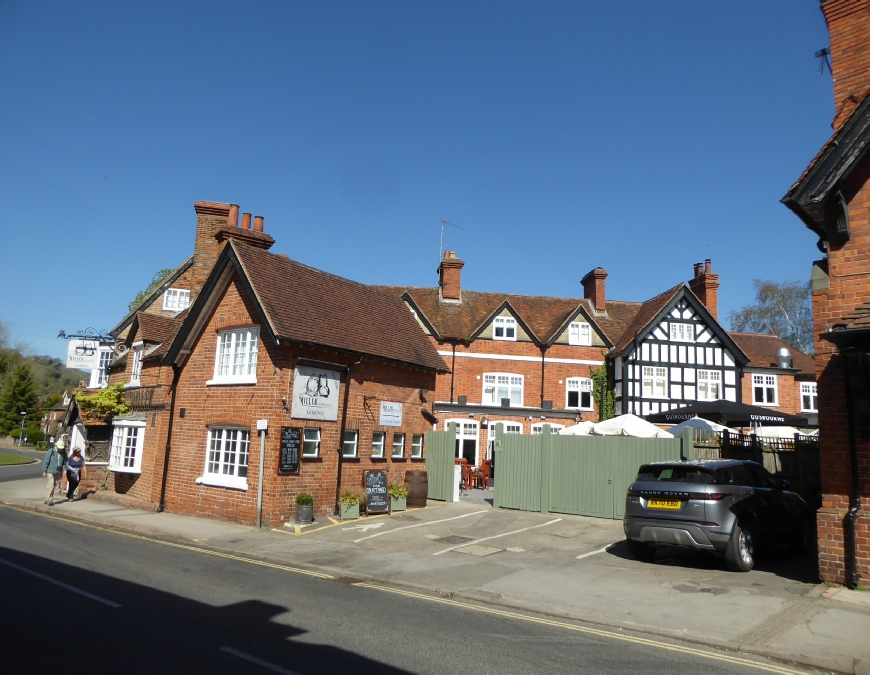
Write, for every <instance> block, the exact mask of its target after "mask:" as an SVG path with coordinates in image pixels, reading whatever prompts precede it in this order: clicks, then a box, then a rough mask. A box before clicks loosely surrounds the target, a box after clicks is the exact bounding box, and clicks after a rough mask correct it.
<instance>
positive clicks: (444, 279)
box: [438, 251, 465, 302]
mask: <svg viewBox="0 0 870 675" xmlns="http://www.w3.org/2000/svg"><path fill="white" fill-rule="evenodd" d="M464 266H465V263H464V262H462V261H461V260H460V259H459V258H457V257H456V253H455V252H454V251H444V259H443V260H442V261H441V264H440V265H438V288H439V290H440V292H441V299H442V300H447V301H448V302H462V293H461V287H460V285H459V277H460V275H461V274H462V268H463V267H464Z"/></svg>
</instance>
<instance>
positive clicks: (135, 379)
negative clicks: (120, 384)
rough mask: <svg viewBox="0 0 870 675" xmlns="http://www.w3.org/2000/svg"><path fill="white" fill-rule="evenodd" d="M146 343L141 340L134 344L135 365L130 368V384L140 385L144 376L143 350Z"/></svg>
mask: <svg viewBox="0 0 870 675" xmlns="http://www.w3.org/2000/svg"><path fill="white" fill-rule="evenodd" d="M144 349H145V345H144V344H143V343H141V342H136V343H134V344H133V367H132V368H131V369H130V384H131V385H138V384H139V381H140V379H141V377H142V352H143V351H144Z"/></svg>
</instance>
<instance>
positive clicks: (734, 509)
mask: <svg viewBox="0 0 870 675" xmlns="http://www.w3.org/2000/svg"><path fill="white" fill-rule="evenodd" d="M623 529H624V530H625V538H626V541H627V543H628V549H629V551H630V552H631V554H632V555H633V556H634V557H635V558H637V559H638V560H650V559H651V558H652V557H653V556H654V555H655V551H656V548H657V547H659V546H684V547H688V548H695V549H701V550H705V551H710V552H711V553H714V554H716V555H719V556H724V558H725V563H726V564H727V565H728V567H729V568H730V569H732V570H734V571H735V572H748V571H749V570H751V569H752V568H753V567H754V565H755V556H756V549H757V546H758V545H759V544H761V543H777V542H787V543H790V544H792V545H793V546H794V547H795V548H796V549H798V550H800V551H803V552H806V551H810V550H812V547H813V545H814V543H815V527H814V525H813V519H812V513H811V511H810V509H809V507H808V506H807V504H806V502H805V501H804V500H803V499H801V497H800V496H799V495H798V494H796V493H794V492H790V491H789V490H788V483H787V482H786V481H783V480H779V479H777V478H774V477H773V476H771V475H770V473H768V472H767V470H766V469H765V468H764V467H763V466H760V465H759V464H757V463H755V462H743V461H738V460H722V459H717V460H695V461H690V462H656V463H654V464H645V465H643V466H642V467H640V470H639V471H638V474H637V478H635V481H634V483H632V484H631V487H629V488H628V495H627V496H626V498H625V519H624V520H623Z"/></svg>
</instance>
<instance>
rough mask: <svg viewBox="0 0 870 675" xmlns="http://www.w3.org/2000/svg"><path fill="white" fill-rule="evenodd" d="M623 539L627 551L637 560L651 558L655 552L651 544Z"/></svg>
mask: <svg viewBox="0 0 870 675" xmlns="http://www.w3.org/2000/svg"><path fill="white" fill-rule="evenodd" d="M625 541H626V543H627V544H628V552H629V553H631V555H633V556H634V557H635V559H637V560H652V559H653V556H654V555H655V554H656V550H655V548H654V547H653V546H650V545H649V544H645V543H643V542H642V541H634V540H633V539H626V540H625Z"/></svg>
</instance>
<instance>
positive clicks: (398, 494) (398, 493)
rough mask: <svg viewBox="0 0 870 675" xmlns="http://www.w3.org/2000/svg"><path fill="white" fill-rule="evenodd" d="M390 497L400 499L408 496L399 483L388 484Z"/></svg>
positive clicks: (404, 488) (405, 489) (405, 488)
mask: <svg viewBox="0 0 870 675" xmlns="http://www.w3.org/2000/svg"><path fill="white" fill-rule="evenodd" d="M389 492H390V497H393V498H394V499H401V498H402V497H407V496H408V488H407V487H405V486H404V485H402V484H401V483H390V488H389Z"/></svg>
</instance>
